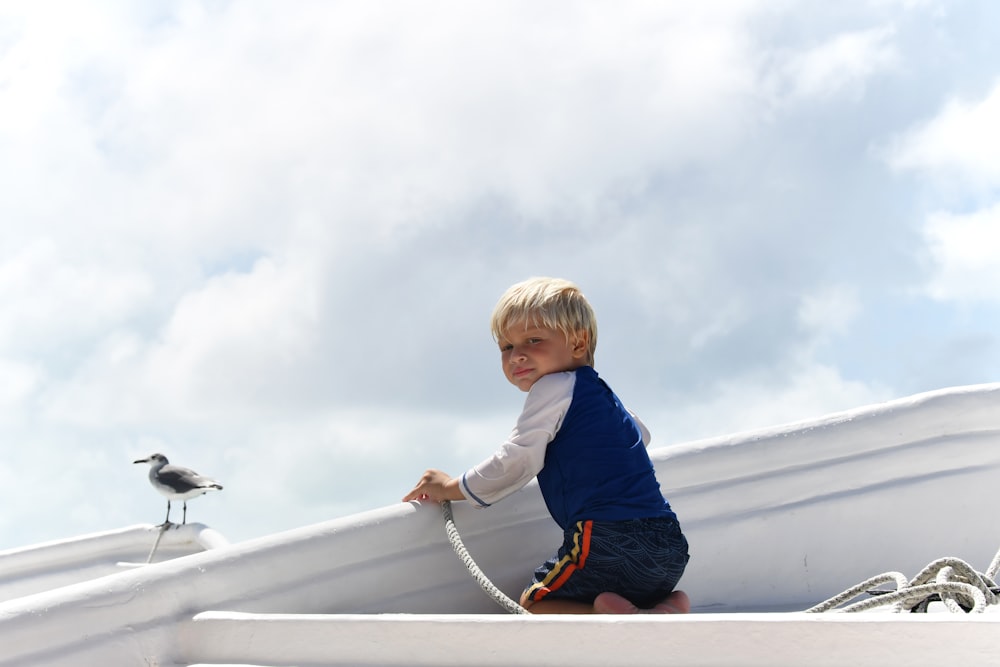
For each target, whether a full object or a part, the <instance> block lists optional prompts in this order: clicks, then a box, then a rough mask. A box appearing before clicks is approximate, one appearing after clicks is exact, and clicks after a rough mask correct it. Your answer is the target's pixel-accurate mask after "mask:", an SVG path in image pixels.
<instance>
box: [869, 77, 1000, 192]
mask: <svg viewBox="0 0 1000 667" xmlns="http://www.w3.org/2000/svg"><path fill="white" fill-rule="evenodd" d="M998 117H1000V81H996V82H994V83H993V86H992V88H991V89H990V90H989V92H987V94H986V96H985V97H983V98H982V99H980V100H978V101H970V100H968V99H959V98H953V99H950V100H949V101H948V102H947V103H946V104H945V106H944V108H943V109H941V111H940V112H939V113H938V114H937V115H936V116H935V117H934V118H932V119H931V120H929V121H926V122H925V123H922V124H920V125H918V126H917V127H914V128H912V129H910V130H908V131H907V132H906V133H904V134H903V135H902V136H900V137H899V138H898V139H897V140H896V141H895V143H894V144H893V146H892V148H891V151H890V154H889V158H888V159H889V161H890V164H892V166H893V167H895V168H896V169H901V170H915V171H918V172H923V173H927V174H929V175H930V176H932V177H934V178H940V179H944V180H946V181H950V182H957V183H961V184H963V185H964V187H965V188H966V189H968V188H969V187H970V186H971V187H972V188H996V187H998V186H1000V160H997V155H1000V127H998V125H997V122H996V119H997V118H998Z"/></svg>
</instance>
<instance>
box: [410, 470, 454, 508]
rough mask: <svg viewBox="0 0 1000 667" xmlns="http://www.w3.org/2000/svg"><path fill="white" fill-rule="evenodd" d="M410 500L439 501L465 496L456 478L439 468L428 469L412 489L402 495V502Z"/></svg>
mask: <svg viewBox="0 0 1000 667" xmlns="http://www.w3.org/2000/svg"><path fill="white" fill-rule="evenodd" d="M410 500H432V501H434V502H436V503H440V502H442V501H444V500H465V496H463V495H462V490H461V489H460V488H458V480H457V479H453V478H452V477H450V476H449V475H448V474H447V473H443V472H441V471H440V470H428V471H427V472H425V473H424V474H423V477H421V478H420V481H419V482H417V485H416V486H415V487H413V490H412V491H410V492H409V493H407V494H406V495H405V496H403V502H404V503H405V502H407V501H410Z"/></svg>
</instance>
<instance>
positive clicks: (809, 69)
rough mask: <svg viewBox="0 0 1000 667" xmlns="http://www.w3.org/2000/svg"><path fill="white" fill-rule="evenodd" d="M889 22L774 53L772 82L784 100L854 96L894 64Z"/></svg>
mask: <svg viewBox="0 0 1000 667" xmlns="http://www.w3.org/2000/svg"><path fill="white" fill-rule="evenodd" d="M895 35H896V30H895V28H894V27H893V26H892V25H886V26H881V27H878V28H869V29H865V30H855V31H850V32H842V33H840V34H837V35H834V36H832V37H830V38H828V39H826V40H825V41H824V42H823V43H821V44H818V45H815V46H811V47H810V48H807V49H803V50H800V51H792V52H784V53H779V54H776V55H777V63H776V65H775V69H774V74H773V76H774V81H773V83H772V85H773V86H775V87H776V89H777V91H778V95H779V96H780V97H781V98H783V99H785V100H787V101H802V100H807V99H817V100H826V99H829V98H832V97H835V96H837V95H842V94H849V95H850V96H851V97H853V98H855V99H857V98H858V97H859V96H860V94H861V93H862V92H863V91H864V89H865V86H866V84H867V83H868V82H869V80H870V79H872V78H873V77H874V76H876V75H879V74H884V73H886V72H887V71H890V70H892V69H893V68H895V67H898V66H899V64H900V54H899V51H898V49H897V47H896V45H895V43H894V41H893V40H894V37H895Z"/></svg>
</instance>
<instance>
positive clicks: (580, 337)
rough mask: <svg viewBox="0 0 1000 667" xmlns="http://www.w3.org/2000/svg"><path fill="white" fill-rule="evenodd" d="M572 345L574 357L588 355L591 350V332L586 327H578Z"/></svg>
mask: <svg viewBox="0 0 1000 667" xmlns="http://www.w3.org/2000/svg"><path fill="white" fill-rule="evenodd" d="M572 345H573V347H572V352H573V357H574V358H576V359H580V358H582V357H586V356H587V354H588V353H589V350H590V333H589V332H588V331H587V330H586V329H577V330H576V333H575V334H574V335H573V344H572Z"/></svg>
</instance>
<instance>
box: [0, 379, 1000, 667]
mask: <svg viewBox="0 0 1000 667" xmlns="http://www.w3.org/2000/svg"><path fill="white" fill-rule="evenodd" d="M998 408H1000V385H984V386H978V387H968V388H960V389H952V390H946V391H940V392H934V393H930V394H923V395H919V396H915V397H912V398H908V399H903V400H899V401H893V402H890V403H886V404H882V405H877V406H870V407H866V408H860V409H857V410H852V411H849V412H845V413H840V414H837V415H831V416H828V417H824V418H822V419H817V420H812V421H809V422H802V423H799V424H793V425H789V426H784V427H779V428H773V429H765V430H761V431H756V432H753V433H745V434H739V435H734V436H728V437H724V438H716V439H711V440H705V441H700V442H695V443H688V444H684V445H678V446H674V447H667V448H663V449H659V450H654V451H652V452H651V453H652V455H653V458H654V463H655V465H656V467H657V471H658V475H659V477H660V479H661V481H662V482H663V484H664V487H665V490H666V491H667V494H668V497H669V498H670V500H671V502H672V504H673V505H674V507H675V509H676V510H677V512H678V514H679V515H680V518H681V521H682V524H683V526H684V529H685V532H686V533H687V535H688V538H689V541H690V542H691V553H692V560H691V564H690V566H689V569H688V571H687V572H686V573H685V576H684V579H683V580H682V588H684V589H685V590H686V591H687V592H688V593H689V594H690V596H691V598H692V600H693V602H694V611H695V612H696V613H695V614H691V615H689V616H677V617H656V618H652V617H646V618H638V617H636V618H620V617H609V616H589V617H586V616H584V617H580V616H577V617H561V618H543V617H533V616H517V617H515V616H508V615H504V614H503V612H502V610H501V609H500V607H499V606H498V605H497V604H496V603H495V602H494V601H493V600H491V599H490V598H488V597H487V596H486V595H485V594H484V593H483V592H482V591H481V590H480V589H479V588H478V586H477V585H476V583H475V582H474V581H473V579H472V578H471V577H470V576H469V574H468V572H467V571H466V570H465V568H464V567H463V566H462V564H461V562H460V561H459V560H458V559H457V558H456V557H455V556H454V555H453V554H452V553H451V546H450V545H449V543H448V542H447V539H446V537H445V532H444V528H443V520H442V516H441V512H440V509H439V508H438V507H437V506H420V505H416V504H413V505H410V504H399V505H394V506H390V507H386V508H382V509H379V510H374V511H371V512H366V513H362V514H359V515H355V516H351V517H345V518H342V519H335V520H332V521H329V522H325V523H322V524H317V525H315V526H307V527H305V528H300V529H297V530H293V531H288V532H285V533H280V534H277V535H272V536H268V537H264V538H260V539H257V540H252V541H248V542H244V543H240V544H234V545H229V546H222V547H219V548H214V549H210V550H208V551H205V552H203V553H196V554H193V555H188V556H184V557H181V558H177V559H174V560H170V561H167V562H162V563H156V564H153V565H149V566H146V567H143V568H137V569H131V570H127V571H123V572H120V573H118V574H114V575H111V576H107V577H103V578H100V579H95V580H91V581H85V582H81V583H77V584H74V585H70V586H64V587H60V588H56V589H53V590H48V591H43V592H38V593H35V594H32V595H27V596H24V597H19V598H16V599H12V600H8V601H6V602H3V603H0V645H2V646H3V651H2V654H3V655H2V656H0V665H29V664H30V665H53V666H55V665H74V666H76V665H84V664H86V665H89V664H95V665H96V664H108V665H112V664H113V665H119V664H120V665H126V664H154V665H196V664H197V665H201V664H237V663H240V664H252V665H293V664H295V665H397V664H398V665H410V666H412V665H422V664H426V665H435V666H440V665H454V664H462V665H504V666H507V667H509V666H514V665H565V664H580V665H590V664H594V665H598V664H599V665H601V666H602V667H603V666H605V665H614V664H622V665H645V664H657V665H661V664H676V665H727V666H729V667H733V666H735V667H739V666H741V665H747V666H749V665H768V666H769V667H775V666H777V665H796V666H799V665H804V664H808V665H826V664H830V665H832V664H835V663H836V664H838V665H840V664H844V663H845V661H846V662H847V663H848V664H855V665H887V664H904V663H905V664H907V665H911V666H912V665H924V664H926V665H930V664H935V665H939V664H956V663H958V662H964V663H966V664H989V663H990V660H991V659H992V655H993V650H994V649H993V647H994V645H995V637H996V636H997V632H1000V625H998V623H1000V614H992V613H987V614H976V615H964V614H963V615H950V614H928V615H917V614H906V615H894V614H863V615H854V614H836V613H831V614H822V615H813V614H802V613H763V612H767V611H774V610H782V611H788V610H796V609H797V610H801V609H806V608H808V607H810V606H812V605H814V604H815V603H817V602H819V601H821V600H823V599H825V598H827V597H830V596H832V595H834V594H836V593H838V592H839V591H841V590H843V589H845V588H848V587H849V586H851V585H853V584H855V583H857V582H858V581H860V580H863V579H865V578H867V577H869V576H871V575H874V574H878V573H881V572H884V571H887V570H899V571H902V572H904V573H905V574H907V575H913V574H916V572H917V571H919V570H920V569H921V568H923V567H924V566H925V565H926V564H927V563H929V562H930V561H932V560H934V559H936V558H939V557H941V556H955V557H959V558H962V559H964V560H967V561H968V562H969V563H970V564H972V565H973V566H974V567H976V568H977V569H980V570H983V569H985V568H986V566H987V565H988V564H989V562H990V560H991V559H992V557H993V555H994V553H995V552H996V550H997V548H998V546H1000V531H997V530H995V527H994V524H995V520H994V519H993V514H994V513H993V512H992V511H991V510H992V508H993V507H996V506H998V503H1000V484H997V483H996V480H997V479H998V475H1000V409H998ZM454 513H455V521H456V524H457V525H458V527H459V529H460V531H461V533H462V537H463V539H464V541H465V544H466V546H467V547H468V549H469V551H470V553H471V554H472V556H473V557H474V558H475V559H476V560H477V562H478V563H479V565H480V566H481V567H482V569H483V570H484V571H485V572H486V573H487V574H488V575H489V576H490V577H491V579H492V580H493V581H494V583H496V584H497V585H498V586H499V587H500V588H501V589H503V590H504V591H506V592H507V593H508V595H511V596H512V597H516V596H517V595H518V593H519V592H520V590H521V588H522V587H523V585H524V584H525V582H526V578H527V577H528V576H529V575H530V571H531V569H532V568H533V567H534V566H535V565H536V564H537V563H538V562H540V561H541V560H543V559H544V558H545V557H547V556H548V555H549V553H550V552H551V551H553V550H554V548H555V547H556V545H557V544H558V542H559V540H560V537H561V536H560V532H559V529H558V528H557V527H556V526H555V525H554V524H553V523H552V521H551V519H550V518H549V517H548V515H547V513H546V511H545V509H544V506H543V504H542V502H541V498H540V496H539V494H538V490H537V486H535V485H531V486H529V487H527V488H526V489H524V490H523V491H521V492H519V493H517V494H515V495H514V496H512V497H510V498H508V499H506V500H505V501H504V502H502V503H500V504H498V505H496V506H495V507H493V508H490V509H488V510H474V509H472V508H471V507H469V506H467V505H465V504H461V503H458V504H456V505H455V506H454ZM0 568H2V562H0ZM553 646H558V647H559V649H558V651H557V650H555V649H549V648H542V647H553Z"/></svg>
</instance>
